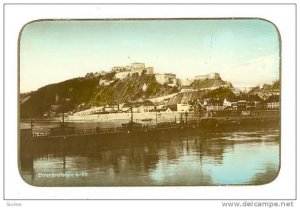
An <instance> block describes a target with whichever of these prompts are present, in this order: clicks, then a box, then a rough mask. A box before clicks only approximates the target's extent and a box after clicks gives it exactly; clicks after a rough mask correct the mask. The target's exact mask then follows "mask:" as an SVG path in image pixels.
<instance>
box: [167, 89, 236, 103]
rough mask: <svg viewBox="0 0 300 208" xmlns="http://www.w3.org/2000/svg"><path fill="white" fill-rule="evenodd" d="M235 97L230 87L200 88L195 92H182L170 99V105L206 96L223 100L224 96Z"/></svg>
mask: <svg viewBox="0 0 300 208" xmlns="http://www.w3.org/2000/svg"><path fill="white" fill-rule="evenodd" d="M226 97H227V98H228V97H235V95H234V94H233V92H232V91H231V89H230V88H228V87H220V88H218V89H215V90H199V91H193V92H180V93H178V94H177V95H176V96H174V97H172V98H171V99H170V100H169V101H168V105H174V104H177V103H187V102H189V101H194V100H202V99H205V98H215V99H220V100H223V99H224V98H226Z"/></svg>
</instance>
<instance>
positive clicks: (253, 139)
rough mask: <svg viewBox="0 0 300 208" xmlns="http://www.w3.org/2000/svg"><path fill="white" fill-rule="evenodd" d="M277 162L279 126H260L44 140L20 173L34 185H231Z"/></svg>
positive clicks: (266, 174) (266, 173)
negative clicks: (164, 134) (158, 135)
mask: <svg viewBox="0 0 300 208" xmlns="http://www.w3.org/2000/svg"><path fill="white" fill-rule="evenodd" d="M24 160H26V161H24ZM30 161H31V164H30ZM24 164H25V165H24ZM278 167H279V131H278V129H263V130H260V131H255V132H254V131H249V132H247V131H237V132H226V133H220V132H219V133H212V132H210V133H206V134H203V135H201V136H199V135H198V136H185V137H182V136H178V137H173V138H168V137H165V138H164V137H161V138H151V139H149V138H147V139H143V138H132V139H126V140H125V139H119V140H109V141H107V140H106V141H102V140H100V141H99V142H96V143H92V144H90V143H89V142H88V141H86V142H84V143H80V144H73V145H70V144H64V143H60V144H56V145H55V146H53V145H49V144H46V145H41V146H39V148H37V149H35V150H34V156H33V157H32V158H30V157H27V158H26V159H24V158H23V159H22V160H21V175H22V177H23V178H24V180H25V181H27V182H28V183H29V184H32V185H37V186H122V185H125V186H132V185H134V186H135V185H234V184H265V183H268V182H271V181H272V180H273V179H274V178H275V177H276V175H277V172H278ZM43 174H44V175H43ZM47 174H48V175H47ZM55 174H56V175H55ZM63 174H65V175H63ZM66 174H71V176H69V175H66ZM72 174H73V175H72Z"/></svg>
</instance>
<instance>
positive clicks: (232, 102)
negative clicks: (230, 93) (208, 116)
mask: <svg viewBox="0 0 300 208" xmlns="http://www.w3.org/2000/svg"><path fill="white" fill-rule="evenodd" d="M223 107H224V109H223V110H237V100H236V99H234V98H225V99H224V101H223Z"/></svg>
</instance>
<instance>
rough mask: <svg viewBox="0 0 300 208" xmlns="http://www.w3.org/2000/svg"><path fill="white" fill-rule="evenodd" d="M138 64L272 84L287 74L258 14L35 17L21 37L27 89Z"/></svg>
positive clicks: (270, 29)
mask: <svg viewBox="0 0 300 208" xmlns="http://www.w3.org/2000/svg"><path fill="white" fill-rule="evenodd" d="M132 62H144V63H146V65H147V66H153V67H154V70H155V72H157V73H163V72H172V73H175V74H177V75H178V77H179V78H192V77H193V76H195V75H200V74H206V73H210V72H218V73H220V75H221V77H222V78H223V79H224V80H227V81H231V82H232V83H233V84H234V85H235V86H252V85H257V84H261V83H263V82H268V83H270V82H272V81H274V80H276V79H279V40H278V34H277V31H276V29H275V27H274V26H273V25H272V24H271V23H269V22H267V21H263V20H258V19H257V20H256V19H252V20H246V19H244V20H231V19H228V20H147V21H145V20H139V21H133V20H132V21H128V20H122V21H100V20H98V21H40V22H33V23H30V24H28V25H27V26H25V28H24V30H23V32H22V34H21V45H20V87H21V92H27V91H31V90H37V89H38V88H40V87H42V86H44V85H47V84H51V83H56V82H60V81H63V80H66V79H70V78H74V77H79V76H84V75H85V74H86V73H87V72H97V71H101V70H106V71H109V70H110V69H111V67H113V66H119V65H128V64H130V63H132Z"/></svg>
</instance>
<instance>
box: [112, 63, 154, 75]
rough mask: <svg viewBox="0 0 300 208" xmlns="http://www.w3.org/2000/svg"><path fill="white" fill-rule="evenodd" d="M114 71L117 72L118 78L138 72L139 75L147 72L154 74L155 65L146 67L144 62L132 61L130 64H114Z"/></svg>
mask: <svg viewBox="0 0 300 208" xmlns="http://www.w3.org/2000/svg"><path fill="white" fill-rule="evenodd" d="M112 71H113V72H116V74H115V78H116V79H124V78H126V77H127V76H131V75H133V74H138V75H139V76H140V75H141V74H142V73H143V72H145V73H146V74H153V73H154V70H153V67H146V66H145V64H144V63H137V62H136V63H132V64H130V65H128V66H114V67H112Z"/></svg>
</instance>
